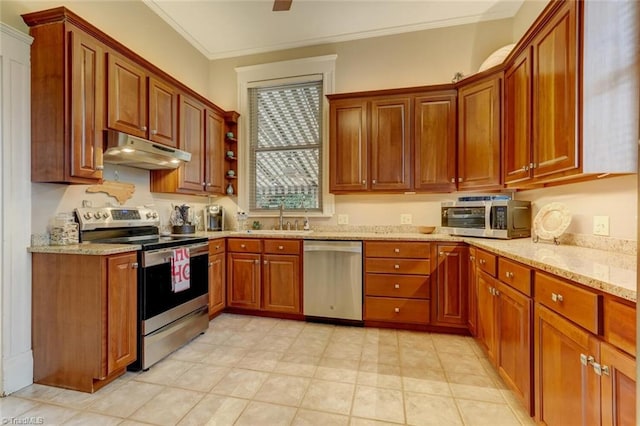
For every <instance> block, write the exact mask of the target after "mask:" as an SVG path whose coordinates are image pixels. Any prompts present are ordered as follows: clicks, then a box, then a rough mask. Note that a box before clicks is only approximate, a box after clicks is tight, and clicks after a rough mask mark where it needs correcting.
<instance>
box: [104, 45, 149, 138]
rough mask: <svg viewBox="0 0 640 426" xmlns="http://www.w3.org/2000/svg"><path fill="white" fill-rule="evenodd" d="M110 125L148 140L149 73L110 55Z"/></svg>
mask: <svg viewBox="0 0 640 426" xmlns="http://www.w3.org/2000/svg"><path fill="white" fill-rule="evenodd" d="M107 70H108V71H107V125H108V126H109V128H111V129H114V130H119V131H121V132H125V133H128V134H130V135H133V136H138V137H141V138H146V136H147V129H148V127H147V123H148V120H147V71H146V70H145V69H144V68H143V67H141V66H139V65H137V64H135V63H134V62H132V61H129V60H127V59H125V58H123V57H121V56H120V55H118V54H116V53H113V52H109V53H108V54H107Z"/></svg>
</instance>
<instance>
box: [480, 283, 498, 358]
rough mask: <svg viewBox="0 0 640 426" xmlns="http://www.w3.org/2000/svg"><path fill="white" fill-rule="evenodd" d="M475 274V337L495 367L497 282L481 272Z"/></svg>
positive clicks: (496, 351) (496, 356) (496, 353)
mask: <svg viewBox="0 0 640 426" xmlns="http://www.w3.org/2000/svg"><path fill="white" fill-rule="evenodd" d="M477 272H478V275H477V277H476V278H477V280H476V288H477V291H476V296H477V299H478V319H477V324H476V336H477V339H478V343H480V345H481V346H482V347H483V348H484V350H485V352H486V353H487V357H488V358H489V360H490V361H491V362H492V363H493V364H494V365H496V364H497V361H498V348H497V342H498V338H497V335H498V331H497V329H496V307H495V305H496V298H495V296H494V295H493V293H494V289H495V287H496V285H497V283H498V281H497V280H496V279H495V278H493V277H492V276H490V275H488V274H487V273H485V272H483V271H477Z"/></svg>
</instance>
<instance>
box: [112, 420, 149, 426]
mask: <svg viewBox="0 0 640 426" xmlns="http://www.w3.org/2000/svg"><path fill="white" fill-rule="evenodd" d="M118 426H149V423H142V422H137V421H135V420H129V419H126V420H123V421H122V423H120V424H119V425H118Z"/></svg>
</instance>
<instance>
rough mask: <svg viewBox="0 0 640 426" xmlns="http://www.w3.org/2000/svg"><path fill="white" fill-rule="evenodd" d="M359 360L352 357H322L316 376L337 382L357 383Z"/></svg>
mask: <svg viewBox="0 0 640 426" xmlns="http://www.w3.org/2000/svg"><path fill="white" fill-rule="evenodd" d="M359 365H360V362H359V361H354V360H350V359H336V358H321V359H320V364H319V365H318V368H317V369H316V372H315V374H314V377H315V378H317V379H323V380H331V381H335V382H344V383H355V382H356V379H357V377H358V366H359Z"/></svg>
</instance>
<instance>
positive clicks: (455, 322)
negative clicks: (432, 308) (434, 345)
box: [435, 244, 469, 328]
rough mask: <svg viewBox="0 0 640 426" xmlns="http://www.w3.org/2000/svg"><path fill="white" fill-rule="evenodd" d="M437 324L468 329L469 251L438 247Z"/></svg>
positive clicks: (454, 247)
mask: <svg viewBox="0 0 640 426" xmlns="http://www.w3.org/2000/svg"><path fill="white" fill-rule="evenodd" d="M437 250H438V258H437V259H438V266H437V271H436V274H437V278H436V280H437V285H436V321H435V323H437V324H441V325H447V326H454V327H461V328H467V314H468V307H467V301H468V299H467V297H468V292H467V285H468V282H467V280H468V278H469V272H468V267H469V248H468V247H466V246H453V245H444V244H438V247H437Z"/></svg>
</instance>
